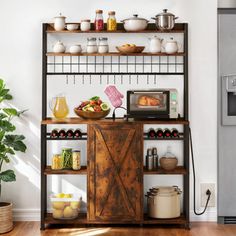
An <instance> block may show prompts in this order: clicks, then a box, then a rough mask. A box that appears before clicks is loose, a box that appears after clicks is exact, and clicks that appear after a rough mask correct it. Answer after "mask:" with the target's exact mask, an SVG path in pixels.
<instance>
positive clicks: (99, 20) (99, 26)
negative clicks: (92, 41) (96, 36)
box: [94, 10, 104, 31]
mask: <svg viewBox="0 0 236 236" xmlns="http://www.w3.org/2000/svg"><path fill="white" fill-rule="evenodd" d="M102 13H103V11H102V10H96V17H95V22H94V26H95V30H97V31H100V30H104V21H103V15H102Z"/></svg>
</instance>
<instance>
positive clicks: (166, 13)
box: [156, 9, 175, 17]
mask: <svg viewBox="0 0 236 236" xmlns="http://www.w3.org/2000/svg"><path fill="white" fill-rule="evenodd" d="M167 11H168V9H163V12H162V13H159V14H158V15H156V17H157V16H175V15H174V14H172V13H170V12H167Z"/></svg>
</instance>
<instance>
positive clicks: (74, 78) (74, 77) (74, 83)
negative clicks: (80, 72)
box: [74, 75, 75, 84]
mask: <svg viewBox="0 0 236 236" xmlns="http://www.w3.org/2000/svg"><path fill="white" fill-rule="evenodd" d="M74 84H75V75H74Z"/></svg>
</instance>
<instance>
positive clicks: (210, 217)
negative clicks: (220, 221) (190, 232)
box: [190, 211, 217, 222]
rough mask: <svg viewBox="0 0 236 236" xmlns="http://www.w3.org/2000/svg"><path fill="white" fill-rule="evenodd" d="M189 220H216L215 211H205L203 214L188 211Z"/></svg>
mask: <svg viewBox="0 0 236 236" xmlns="http://www.w3.org/2000/svg"><path fill="white" fill-rule="evenodd" d="M190 221H206V222H217V211H206V212H205V213H204V214H203V215H200V216H197V215H195V214H194V211H190Z"/></svg>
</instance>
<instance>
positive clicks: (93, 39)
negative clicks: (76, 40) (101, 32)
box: [87, 37, 97, 41]
mask: <svg viewBox="0 0 236 236" xmlns="http://www.w3.org/2000/svg"><path fill="white" fill-rule="evenodd" d="M87 40H88V41H96V40H97V39H96V38H94V37H90V38H87Z"/></svg>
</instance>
